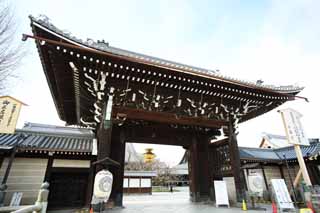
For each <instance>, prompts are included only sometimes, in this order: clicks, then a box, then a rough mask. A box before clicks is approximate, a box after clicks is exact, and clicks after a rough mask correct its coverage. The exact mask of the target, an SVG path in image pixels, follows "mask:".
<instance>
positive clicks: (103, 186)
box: [92, 169, 113, 204]
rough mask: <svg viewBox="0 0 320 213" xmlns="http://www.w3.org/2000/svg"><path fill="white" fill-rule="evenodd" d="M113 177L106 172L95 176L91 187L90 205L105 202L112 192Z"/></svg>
mask: <svg viewBox="0 0 320 213" xmlns="http://www.w3.org/2000/svg"><path fill="white" fill-rule="evenodd" d="M112 182H113V175H112V173H111V172H109V171H108V170H105V169H104V170H101V171H99V172H98V173H97V174H96V177H95V179H94V185H93V199H92V204H97V203H101V202H107V201H108V199H109V196H110V193H111V190H112Z"/></svg>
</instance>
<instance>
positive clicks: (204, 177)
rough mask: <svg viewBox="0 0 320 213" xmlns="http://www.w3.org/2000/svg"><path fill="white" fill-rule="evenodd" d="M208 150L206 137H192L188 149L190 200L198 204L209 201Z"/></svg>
mask: <svg viewBox="0 0 320 213" xmlns="http://www.w3.org/2000/svg"><path fill="white" fill-rule="evenodd" d="M208 157H209V150H208V139H207V137H206V136H201V135H196V134H194V135H193V136H192V141H191V145H190V148H189V160H188V163H189V178H190V199H191V201H193V202H199V201H203V200H208V199H210V188H211V177H210V172H209V160H208Z"/></svg>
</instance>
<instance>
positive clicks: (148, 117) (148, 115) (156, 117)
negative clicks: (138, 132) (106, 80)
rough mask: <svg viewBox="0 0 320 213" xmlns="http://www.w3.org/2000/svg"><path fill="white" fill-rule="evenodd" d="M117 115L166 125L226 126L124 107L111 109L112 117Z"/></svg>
mask: <svg viewBox="0 0 320 213" xmlns="http://www.w3.org/2000/svg"><path fill="white" fill-rule="evenodd" d="M117 114H121V115H122V116H124V115H125V116H126V118H127V119H132V120H144V121H154V122H159V123H166V124H180V125H193V126H203V127H210V128H220V127H221V126H225V125H227V122H225V121H219V120H212V119H210V120H208V119H204V118H200V117H198V118H195V117H186V116H181V117H177V116H176V115H175V114H172V113H168V112H152V111H147V110H141V109H133V108H126V107H113V117H114V118H116V117H117Z"/></svg>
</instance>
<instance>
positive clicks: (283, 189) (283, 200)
mask: <svg viewBox="0 0 320 213" xmlns="http://www.w3.org/2000/svg"><path fill="white" fill-rule="evenodd" d="M271 185H272V190H273V193H274V197H275V200H276V202H277V204H278V207H279V208H280V209H294V205H293V202H292V200H291V197H290V194H289V192H288V188H287V185H286V183H285V182H284V180H283V179H271Z"/></svg>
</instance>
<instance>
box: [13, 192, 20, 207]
mask: <svg viewBox="0 0 320 213" xmlns="http://www.w3.org/2000/svg"><path fill="white" fill-rule="evenodd" d="M22 195H23V193H22V192H14V193H13V195H12V198H11V201H10V206H19V205H20V202H21V199H22Z"/></svg>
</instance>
